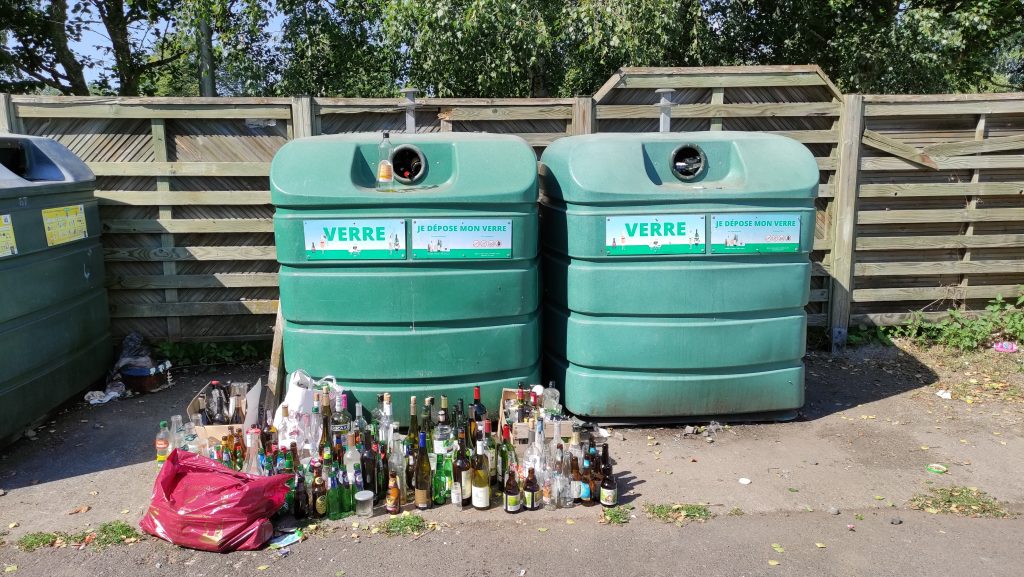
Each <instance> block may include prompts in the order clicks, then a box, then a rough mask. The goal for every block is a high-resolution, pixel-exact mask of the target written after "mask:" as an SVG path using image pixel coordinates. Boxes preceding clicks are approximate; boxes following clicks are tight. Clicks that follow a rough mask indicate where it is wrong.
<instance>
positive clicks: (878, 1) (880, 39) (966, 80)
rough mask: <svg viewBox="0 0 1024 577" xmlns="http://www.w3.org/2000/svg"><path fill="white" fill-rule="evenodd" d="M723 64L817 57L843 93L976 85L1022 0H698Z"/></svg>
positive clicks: (1023, 9) (993, 62)
mask: <svg viewBox="0 0 1024 577" xmlns="http://www.w3.org/2000/svg"><path fill="white" fill-rule="evenodd" d="M705 1H706V5H707V13H708V18H709V21H710V22H711V25H712V28H713V29H714V30H715V32H716V48H715V53H716V54H717V58H718V59H719V60H720V62H722V63H723V64H818V65H820V66H821V67H822V68H823V69H824V70H825V72H826V73H827V74H828V75H829V77H831V79H832V80H833V81H834V82H835V83H836V84H837V85H838V86H839V87H840V88H841V89H843V90H844V91H848V92H879V93H892V92H922V93H923V92H962V91H972V90H978V89H979V88H981V87H982V86H984V85H985V84H986V83H987V82H988V81H989V80H990V79H991V78H992V77H993V75H994V74H995V73H996V69H997V67H998V62H999V50H1000V48H1001V47H1002V46H1005V41H1006V39H1007V38H1008V37H1009V36H1010V35H1012V34H1014V33H1015V31H1018V30H1019V29H1020V26H1021V24H1022V20H1021V18H1022V15H1024V3H1022V2H1021V0H970V1H950V0H821V1H819V0H705Z"/></svg>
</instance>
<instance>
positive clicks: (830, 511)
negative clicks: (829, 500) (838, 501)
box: [828, 507, 839, 515]
mask: <svg viewBox="0 0 1024 577" xmlns="http://www.w3.org/2000/svg"><path fill="white" fill-rule="evenodd" d="M828 514H829V515H838V514H839V507H829V508H828Z"/></svg>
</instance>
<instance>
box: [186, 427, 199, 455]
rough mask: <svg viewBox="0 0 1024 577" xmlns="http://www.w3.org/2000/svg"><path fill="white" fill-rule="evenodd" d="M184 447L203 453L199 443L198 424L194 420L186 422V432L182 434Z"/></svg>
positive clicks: (189, 450)
mask: <svg viewBox="0 0 1024 577" xmlns="http://www.w3.org/2000/svg"><path fill="white" fill-rule="evenodd" d="M182 448H184V449H185V450H186V451H188V452H190V453H196V454H197V455H202V454H203V452H202V448H201V447H200V445H199V433H197V432H196V426H195V425H194V424H193V423H192V421H189V422H187V423H185V433H184V434H183V435H182Z"/></svg>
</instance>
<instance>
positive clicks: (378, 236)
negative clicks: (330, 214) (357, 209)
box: [302, 218, 405, 260]
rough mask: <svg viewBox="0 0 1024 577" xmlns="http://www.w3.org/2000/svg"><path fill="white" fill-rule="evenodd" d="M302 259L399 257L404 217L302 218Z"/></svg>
mask: <svg viewBox="0 0 1024 577" xmlns="http://www.w3.org/2000/svg"><path fill="white" fill-rule="evenodd" d="M302 231H303V238H304V239H305V243H306V245H305V246H306V260H403V259H405V220H403V219H396V218H364V219H358V220H305V221H303V222H302Z"/></svg>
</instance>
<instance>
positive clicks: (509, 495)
mask: <svg viewBox="0 0 1024 577" xmlns="http://www.w3.org/2000/svg"><path fill="white" fill-rule="evenodd" d="M501 499H502V508H503V509H504V510H505V512H506V513H516V512H518V511H519V508H520V507H521V506H522V499H521V497H520V494H519V481H517V480H516V472H515V471H513V470H509V472H508V479H507V480H506V481H505V490H504V491H503V492H502V497H501Z"/></svg>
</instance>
